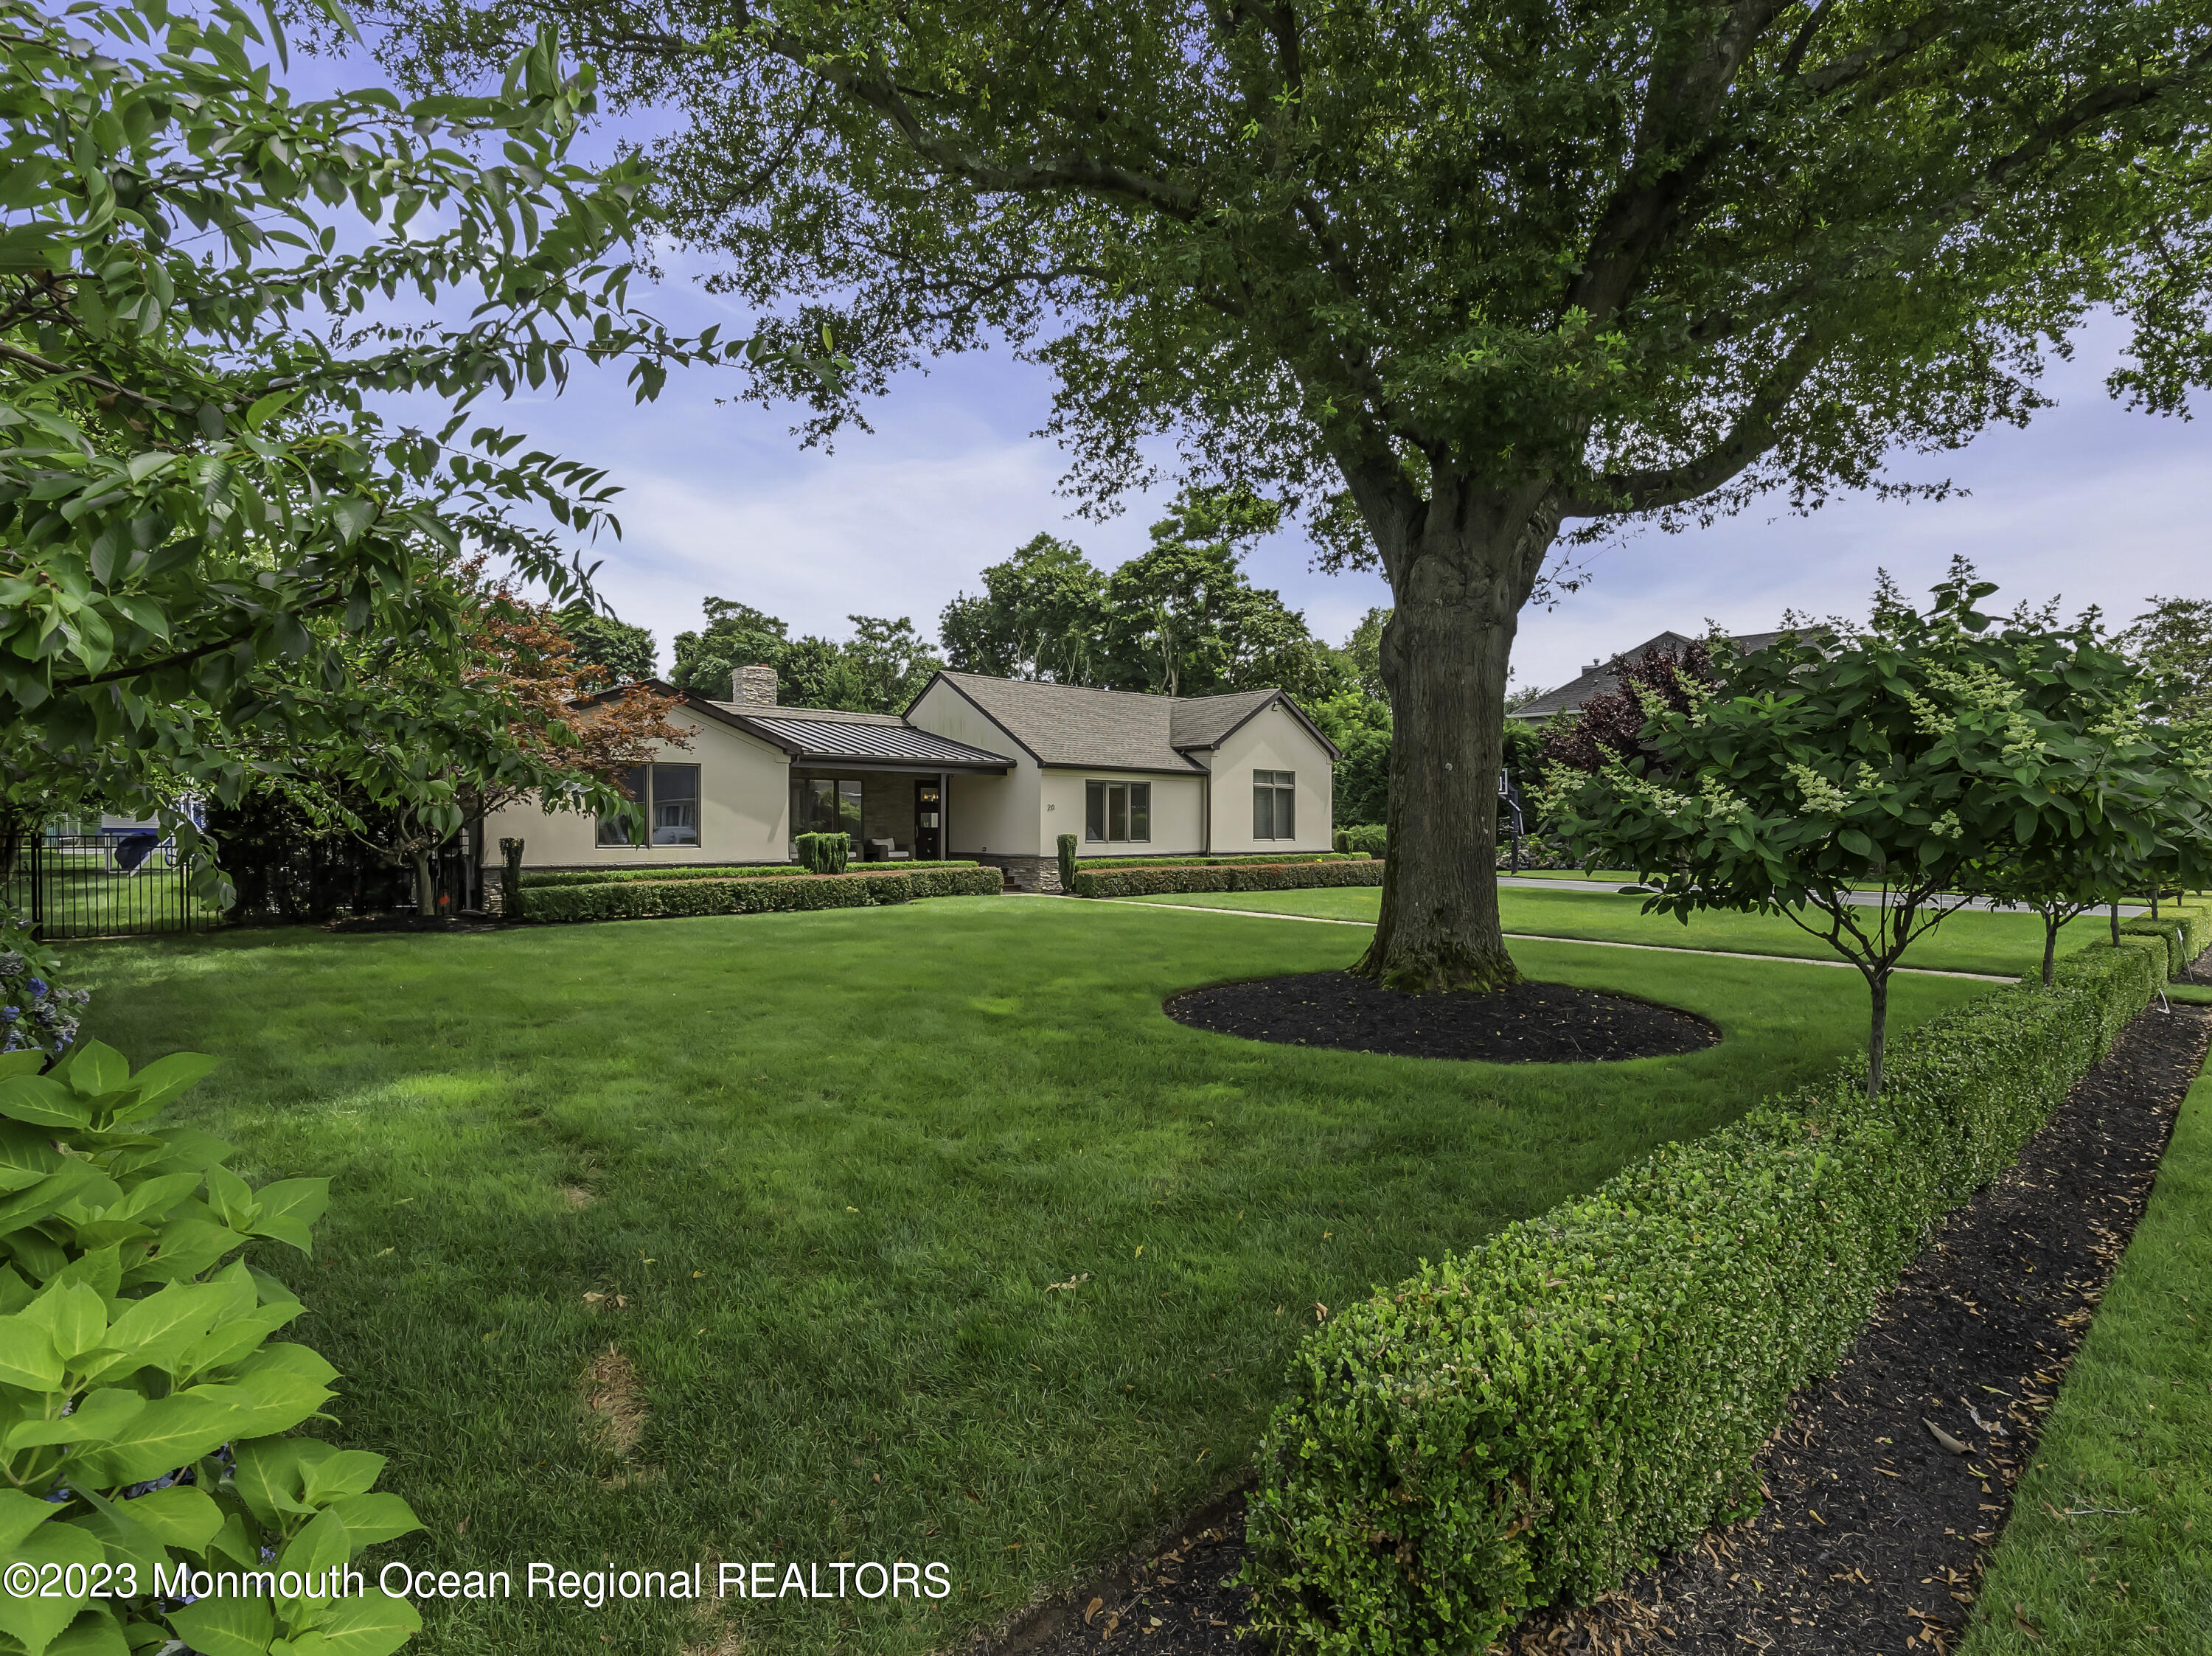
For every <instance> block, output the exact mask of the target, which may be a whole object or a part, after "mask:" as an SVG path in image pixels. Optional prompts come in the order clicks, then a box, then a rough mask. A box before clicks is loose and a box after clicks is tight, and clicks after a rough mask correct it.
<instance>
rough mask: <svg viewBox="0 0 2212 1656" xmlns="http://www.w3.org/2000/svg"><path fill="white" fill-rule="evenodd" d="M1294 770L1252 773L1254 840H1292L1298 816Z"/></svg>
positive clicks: (1295, 831)
mask: <svg viewBox="0 0 2212 1656" xmlns="http://www.w3.org/2000/svg"><path fill="white" fill-rule="evenodd" d="M1297 779H1298V773H1297V772H1296V771H1254V772H1253V773H1252V837H1253V838H1254V839H1255V840H1295V839H1297V837H1298V831H1297V811H1296V810H1295V807H1294V805H1293V803H1292V802H1293V801H1294V799H1295V798H1296V797H1297Z"/></svg>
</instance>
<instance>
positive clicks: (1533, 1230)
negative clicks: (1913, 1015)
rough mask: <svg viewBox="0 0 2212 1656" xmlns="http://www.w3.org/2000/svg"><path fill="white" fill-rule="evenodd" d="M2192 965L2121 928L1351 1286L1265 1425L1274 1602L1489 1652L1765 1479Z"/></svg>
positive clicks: (1334, 1626)
mask: <svg viewBox="0 0 2212 1656" xmlns="http://www.w3.org/2000/svg"><path fill="white" fill-rule="evenodd" d="M2208 913H2212V911H2207V910H2203V909H2197V910H2194V911H2192V912H2191V914H2189V915H2188V916H2187V917H2185V919H2184V921H2183V923H2184V924H2185V925H2187V926H2188V927H2189V928H2191V931H2190V934H2189V936H2188V937H2186V938H2185V947H2187V948H2190V949H2195V948H2197V947H2199V946H2201V945H2202V944H2203V942H2205V941H2206V934H2205V930H2204V928H2205V925H2206V919H2207V915H2208ZM2168 964H2169V962H2168V955H2167V949H2166V941H2165V939H2164V938H2163V937H2128V938H2124V940H2123V942H2122V943H2121V944H2120V945H2119V946H2118V947H2117V948H2115V947H2114V946H2112V945H2111V944H2109V943H2096V944H2092V945H2091V946H2089V947H2087V948H2086V949H2081V950H2079V951H2077V952H2075V954H2072V955H2069V956H2067V957H2066V958H2065V960H2064V961H2063V962H2062V963H2061V965H2060V967H2059V968H2058V974H2057V983H2056V986H2054V987H2053V988H2051V989H2049V990H2045V989H2044V988H2043V987H2042V986H2041V985H2040V984H2039V983H2038V982H2024V983H2022V984H2021V986H2017V987H2014V988H2008V989H2003V990H2000V991H1998V992H1995V993H1993V994H1990V995H1989V996H1986V997H1984V998H1982V999H1980V1000H1978V1001H1975V1002H1973V1003H1972V1004H1968V1005H1966V1006H1964V1007H1961V1008H1960V1009H1958V1010H1955V1011H1953V1012H1950V1013H1948V1014H1945V1015H1944V1016H1941V1017H1938V1018H1936V1019H1933V1020H1931V1021H1930V1022H1928V1023H1926V1024H1923V1025H1922V1026H1921V1027H1920V1028H1917V1029H1916V1030H1915V1031H1913V1032H1912V1034H1910V1035H1909V1036H1907V1037H1905V1039H1903V1040H1900V1041H1899V1042H1898V1043H1897V1045H1896V1047H1895V1048H1894V1050H1893V1052H1892V1053H1891V1057H1890V1064H1889V1072H1888V1076H1887V1081H1886V1083H1885V1084H1884V1087H1883V1090H1882V1093H1881V1097H1880V1098H1879V1100H1877V1101H1872V1102H1869V1100H1868V1099H1867V1097H1866V1095H1865V1091H1864V1087H1863V1079H1862V1077H1860V1075H1859V1073H1858V1071H1857V1065H1844V1066H1843V1067H1842V1068H1841V1069H1839V1070H1838V1072H1837V1073H1836V1074H1835V1076H1834V1077H1832V1078H1831V1079H1830V1080H1829V1081H1827V1082H1826V1083H1822V1084H1820V1085H1816V1086H1814V1087H1811V1088H1808V1089H1803V1090H1802V1091H1800V1092H1797V1093H1795V1094H1793V1095H1790V1096H1788V1097H1784V1098H1780V1099H1775V1100H1771V1101H1767V1102H1765V1103H1764V1104H1762V1105H1760V1106H1759V1107H1758V1108H1756V1109H1754V1110H1753V1111H1752V1112H1751V1113H1749V1114H1748V1115H1747V1116H1745V1117H1744V1118H1743V1119H1741V1120H1739V1121H1737V1122H1735V1124H1734V1125H1730V1126H1728V1127H1724V1128H1723V1129H1721V1130H1720V1131H1717V1132H1714V1133H1711V1134H1709V1135H1707V1136H1706V1137H1704V1138H1702V1139H1700V1140H1699V1141H1697V1142H1696V1143H1690V1144H1670V1145H1668V1146H1667V1147H1666V1148H1665V1149H1662V1150H1660V1151H1658V1152H1656V1154H1654V1155H1652V1156H1649V1157H1646V1158H1645V1159H1644V1160H1643V1161H1642V1162H1638V1163H1636V1164H1635V1165H1634V1166H1632V1167H1630V1168H1624V1169H1623V1170H1622V1171H1621V1172H1620V1173H1619V1174H1616V1175H1615V1176H1614V1177H1613V1178H1612V1179H1611V1180H1607V1182H1606V1183H1605V1184H1604V1185H1603V1186H1601V1187H1600V1188H1599V1189H1598V1190H1597V1191H1595V1192H1593V1193H1592V1194H1591V1195H1589V1197H1587V1198H1583V1199H1581V1200H1579V1201H1576V1202H1571V1203H1568V1204H1565V1205H1563V1206H1561V1207H1559V1208H1555V1209H1553V1210H1552V1211H1551V1212H1549V1213H1547V1214H1545V1215H1544V1216H1541V1218H1537V1219H1534V1220H1527V1221H1522V1222H1519V1223H1516V1224H1514V1225H1511V1226H1509V1227H1507V1228H1505V1229H1504V1230H1503V1231H1501V1232H1499V1233H1498V1234H1497V1235H1495V1236H1493V1237H1492V1238H1491V1239H1490V1240H1488V1241H1486V1242H1484V1243H1483V1244H1481V1245H1480V1246H1479V1247H1476V1248H1474V1250H1472V1251H1471V1252H1469V1253H1467V1254H1464V1255H1462V1256H1459V1257H1456V1258H1448V1259H1444V1260H1443V1261H1442V1262H1441V1263H1439V1264H1437V1265H1430V1266H1426V1267H1425V1268H1424V1269H1423V1270H1422V1271H1421V1272H1420V1273H1419V1275H1418V1276H1415V1277H1412V1278H1410V1279H1409V1280H1407V1282H1405V1283H1401V1284H1400V1285H1399V1286H1398V1287H1397V1288H1396V1289H1392V1290H1389V1291H1387V1292H1383V1293H1380V1294H1378V1295H1376V1296H1375V1297H1374V1298H1373V1299H1371V1300H1369V1301H1366V1302H1364V1303H1363V1304H1359V1305H1355V1306H1352V1307H1346V1309H1345V1310H1343V1311H1341V1312H1339V1313H1337V1314H1336V1315H1335V1316H1334V1317H1333V1318H1332V1319H1331V1320H1330V1321H1329V1322H1328V1325H1326V1326H1325V1327H1323V1328H1322V1329H1321V1330H1320V1331H1317V1332H1316V1334H1314V1335H1313V1336H1312V1337H1311V1338H1310V1339H1309V1340H1308V1342H1307V1343H1306V1345H1305V1348H1304V1350H1303V1351H1302V1352H1301V1353H1300V1354H1299V1356H1298V1358H1297V1362H1295V1364H1294V1365H1293V1368H1292V1373H1291V1392H1292V1396H1291V1399H1290V1400H1289V1401H1288V1402H1286V1403H1285V1404H1283V1405H1282V1407H1281V1408H1280V1409H1279V1410H1278V1411H1277V1413H1276V1415H1275V1416H1274V1418H1273V1421H1272V1422H1270V1424H1269V1427H1268V1429H1267V1435H1266V1437H1265V1440H1264V1441H1263V1444H1262V1447H1261V1454H1260V1478H1261V1481H1260V1486H1259V1489H1257V1491H1256V1492H1255V1495H1253V1497H1252V1501H1251V1507H1250V1520H1249V1531H1248V1542H1249V1563H1248V1565H1247V1575H1246V1579H1247V1580H1249V1582H1250V1583H1251V1585H1252V1586H1254V1588H1255V1624H1256V1626H1257V1627H1258V1628H1259V1629H1261V1631H1262V1632H1264V1633H1267V1634H1269V1635H1275V1636H1277V1637H1279V1638H1280V1639H1281V1640H1282V1641H1284V1643H1285V1646H1286V1647H1289V1648H1292V1649H1299V1650H1308V1651H1326V1652H1331V1653H1344V1656H1351V1653H1355V1652H1356V1653H1359V1656H1412V1653H1416V1652H1419V1653H1432V1652H1438V1651H1448V1650H1480V1649H1483V1648H1484V1647H1486V1645H1488V1644H1489V1642H1490V1641H1492V1639H1494V1638H1495V1637H1496V1636H1497V1635H1498V1633H1499V1632H1500V1631H1501V1630H1502V1629H1504V1627H1506V1626H1507V1625H1508V1624H1509V1623H1510V1622H1511V1621H1513V1620H1514V1618H1515V1617H1516V1616H1517V1615H1518V1614H1519V1613H1520V1612H1521V1611H1522V1609H1524V1608H1525V1607H1527V1606H1529V1605H1533V1604H1545V1603H1549V1602H1553V1601H1555V1600H1559V1599H1571V1600H1586V1599H1588V1598H1591V1597H1593V1596H1595V1594H1598V1593H1600V1592H1604V1591H1606V1590H1607V1589H1608V1588H1610V1587H1612V1586H1614V1585H1616V1584H1617V1583H1618V1582H1619V1581H1620V1580H1621V1579H1622V1577H1623V1575H1624V1574H1626V1572H1628V1571H1629V1570H1630V1569H1632V1568H1636V1567H1638V1566H1640V1565H1642V1564H1644V1563H1645V1562H1649V1561H1650V1560H1651V1559H1652V1558H1653V1557H1654V1556H1656V1554H1658V1553H1659V1552H1660V1551H1662V1550H1667V1549H1671V1548H1675V1547H1680V1546H1683V1545H1685V1544H1688V1543H1690V1542H1691V1541H1692V1540H1693V1539H1694V1538H1696V1537H1697V1536H1698V1535H1699V1533H1700V1532H1702V1531H1703V1530H1705V1528H1706V1527H1707V1526H1710V1525H1711V1524H1712V1523H1714V1522H1716V1521H1718V1520H1725V1519H1727V1518H1729V1516H1730V1515H1732V1514H1735V1513H1741V1512H1744V1511H1746V1510H1748V1509H1749V1508H1750V1507H1753V1506H1754V1505H1755V1504H1756V1497H1757V1489H1756V1487H1755V1485H1754V1484H1753V1482H1752V1479H1751V1471H1750V1468H1751V1462H1752V1458H1753V1455H1755V1454H1756V1453H1758V1451H1759V1447H1760V1446H1761V1445H1762V1444H1763V1443H1764V1442H1765V1441H1766V1438H1767V1436H1768V1435H1769V1433H1771V1431H1772V1429H1773V1428H1774V1426H1775V1424H1776V1422H1778V1420H1780V1419H1781V1418H1782V1416H1783V1412H1784V1409H1785V1407H1786V1406H1787V1404H1788V1401H1789V1398H1790V1393H1791V1392H1792V1391H1793V1390H1795V1389H1796V1387H1797V1386H1801V1385H1802V1384H1804V1383H1805V1382H1807V1381H1808V1380H1813V1379H1814V1378H1816V1377H1818V1376H1820V1375H1821V1374H1826V1373H1827V1372H1829V1371H1830V1370H1831V1369H1832V1368H1833V1367H1834V1365H1835V1363H1836V1362H1837V1361H1838V1359H1839V1357H1840V1356H1841V1355H1842V1354H1843V1352H1844V1350H1845V1349H1846V1347H1847V1346H1848V1345H1849V1344H1850V1342H1851V1340H1852V1339H1853V1338H1856V1337H1857V1333H1858V1331H1859V1330H1860V1328H1861V1327H1862V1325H1863V1324H1864V1322H1865V1320H1866V1319H1867V1317H1868V1315H1869V1313H1870V1312H1871V1310H1872V1308H1873V1306H1874V1303H1875V1298H1876V1296H1877V1295H1880V1294H1881V1293H1882V1292H1883V1291H1884V1290H1885V1289H1888V1288H1889V1287H1891V1286H1892V1285H1893V1284H1894V1283H1895V1282H1896V1281H1897V1279H1898V1277H1899V1273H1900V1271H1902V1270H1903V1268H1904V1266H1905V1264H1906V1263H1907V1262H1908V1261H1909V1260H1910V1259H1911V1257H1912V1255H1913V1254H1914V1253H1915V1252H1916V1251H1917V1249H1918V1248H1919V1247H1920V1246H1921V1244H1922V1242H1923V1239H1924V1238H1925V1237H1926V1236H1927V1234H1928V1232H1929V1228H1931V1227H1932V1226H1933V1225H1935V1224H1936V1222H1938V1221H1939V1220H1941V1219H1942V1217H1943V1216H1944V1215H1945V1214H1946V1213H1947V1212H1948V1211H1949V1210H1951V1209H1952V1208H1953V1207H1954V1206H1955V1205H1957V1204H1959V1203H1960V1202H1963V1201H1965V1200H1966V1198H1968V1197H1969V1196H1970V1195H1972V1192H1973V1191H1974V1190H1975V1189H1976V1188H1977V1187H1978V1186H1980V1185H1981V1184H1983V1183H1984V1182H1985V1181H1986V1180H1989V1179H1990V1178H1991V1177H1992V1176H1994V1175H1995V1174H1997V1173H1999V1172H2000V1171H2002V1169H2003V1168H2006V1167H2007V1166H2008V1165H2009V1164H2010V1163H2011V1162H2012V1161H2013V1160H2014V1158H2015V1156H2017V1155H2018V1153H2019V1150H2020V1148H2021V1144H2022V1143H2024V1142H2025V1141H2026V1140H2027V1137H2029V1136H2030V1135H2031V1134H2032V1133H2033V1132H2034V1131H2036V1129H2037V1128H2038V1127H2039V1126H2040V1125H2042V1123H2043V1121H2044V1119H2045V1117H2046V1116H2047V1115H2048V1114H2049V1113H2050V1111H2051V1108H2052V1107H2053V1106H2055V1105H2056V1104H2057V1103H2058V1102H2059V1101H2060V1100H2061V1099H2063V1097H2064V1096H2065V1094H2066V1091H2067V1089H2068V1088H2069V1087H2070V1086H2071V1085H2072V1084H2073V1083H2074V1082H2075V1080H2077V1079H2078V1078H2079V1077H2081V1074H2082V1073H2083V1072H2084V1071H2087V1069H2088V1067H2089V1066H2090V1065H2092V1064H2093V1063H2095V1062H2096V1060H2097V1059H2099V1058H2100V1057H2101V1056H2102V1055H2103V1054H2104V1052H2106V1050H2107V1049H2108V1048H2109V1047H2110V1046H2111V1044H2112V1040H2113V1039H2114V1038H2115V1037H2116V1036H2117V1035H2118V1033H2119V1031H2120V1029H2121V1028H2123V1027H2124V1025H2125V1024H2126V1022H2128V1020H2129V1019H2130V1017H2132V1016H2134V1015H2135V1014H2136V1012H2137V1011H2139V1010H2142V1007H2143V1006H2144V1005H2145V1004H2147V1003H2148V1000H2149V999H2150V998H2151V996H2152V994H2153V992H2154V990H2155V989H2156V987H2157V985H2158V983H2159V981H2160V979H2161V978H2162V977H2164V976H2165V975H2166V970H2167V968H2168Z"/></svg>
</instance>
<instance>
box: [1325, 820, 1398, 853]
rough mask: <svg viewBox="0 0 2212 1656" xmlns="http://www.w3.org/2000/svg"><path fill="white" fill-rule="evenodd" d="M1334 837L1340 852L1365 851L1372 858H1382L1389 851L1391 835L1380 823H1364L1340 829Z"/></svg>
mask: <svg viewBox="0 0 2212 1656" xmlns="http://www.w3.org/2000/svg"><path fill="white" fill-rule="evenodd" d="M1334 837H1335V842H1336V848H1337V849H1338V850H1339V851H1364V852H1366V853H1367V854H1368V855H1369V856H1370V857H1380V856H1381V855H1383V852H1384V851H1385V849H1387V846H1388V841H1389V838H1390V834H1389V829H1387V828H1384V827H1383V824H1382V823H1380V822H1364V823H1359V824H1357V825H1355V826H1353V827H1352V828H1339V829H1337V831H1336V834H1335V836H1334Z"/></svg>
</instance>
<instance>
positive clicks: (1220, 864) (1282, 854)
mask: <svg viewBox="0 0 2212 1656" xmlns="http://www.w3.org/2000/svg"><path fill="white" fill-rule="evenodd" d="M1365 855H1366V853H1365V852H1353V853H1351V854H1349V855H1347V854H1346V852H1339V851H1259V852H1249V853H1247V854H1245V855H1243V856H1235V857H1082V858H1077V859H1076V864H1075V866H1076V870H1077V871H1078V872H1081V871H1082V870H1085V869H1116V868H1235V867H1237V866H1238V865H1239V864H1247V863H1265V864H1268V865H1269V866H1270V867H1272V866H1273V865H1274V864H1278V863H1341V862H1347V861H1349V862H1357V861H1358V860H1359V859H1360V858H1363V857H1364V856H1365Z"/></svg>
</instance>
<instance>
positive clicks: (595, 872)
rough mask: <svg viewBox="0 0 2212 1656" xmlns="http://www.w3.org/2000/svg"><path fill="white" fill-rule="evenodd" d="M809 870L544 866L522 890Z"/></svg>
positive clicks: (967, 862)
mask: <svg viewBox="0 0 2212 1656" xmlns="http://www.w3.org/2000/svg"><path fill="white" fill-rule="evenodd" d="M862 866H863V867H866V868H881V869H890V868H896V869H897V870H900V871H901V872H904V871H905V870H908V869H916V868H973V867H975V858H972V857H956V858H950V859H948V860H945V861H942V862H919V863H911V862H909V863H866V864H862ZM806 871H807V870H806V869H805V867H804V866H803V865H802V864H798V863H730V864H721V865H719V866H709V867H704V868H563V869H544V870H538V872H535V873H526V874H524V875H523V877H522V889H524V890H526V891H534V890H537V889H539V888H541V887H545V886H564V885H608V884H615V883H621V882H623V881H628V880H766V879H771V878H774V877H776V876H778V875H785V874H804V873H805V872H806Z"/></svg>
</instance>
